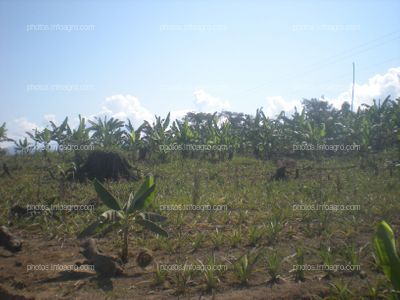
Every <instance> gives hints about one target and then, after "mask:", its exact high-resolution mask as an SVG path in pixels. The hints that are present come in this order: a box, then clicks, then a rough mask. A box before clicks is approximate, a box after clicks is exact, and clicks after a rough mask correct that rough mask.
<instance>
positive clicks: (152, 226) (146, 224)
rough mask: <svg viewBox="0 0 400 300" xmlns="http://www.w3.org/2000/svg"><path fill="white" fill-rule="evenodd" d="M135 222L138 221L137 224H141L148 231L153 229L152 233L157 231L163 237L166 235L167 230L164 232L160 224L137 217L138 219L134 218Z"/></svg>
mask: <svg viewBox="0 0 400 300" xmlns="http://www.w3.org/2000/svg"><path fill="white" fill-rule="evenodd" d="M136 223H138V224H139V225H141V226H143V227H144V228H146V229H148V230H150V231H153V232H154V233H157V234H159V235H162V236H164V237H168V232H166V231H165V230H164V229H162V228H161V227H160V226H158V225H157V224H156V223H153V222H152V221H150V220H146V219H139V220H136Z"/></svg>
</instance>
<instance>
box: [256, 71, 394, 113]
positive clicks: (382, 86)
mask: <svg viewBox="0 0 400 300" xmlns="http://www.w3.org/2000/svg"><path fill="white" fill-rule="evenodd" d="M351 88H352V85H351V84H350V85H349V87H348V90H347V91H344V92H342V93H340V94H339V95H338V96H337V97H336V98H327V97H325V101H328V102H329V103H330V104H333V106H334V107H335V108H337V109H340V108H341V106H342V104H343V102H345V101H347V102H348V103H351ZM388 95H390V96H391V99H396V98H397V97H400V67H397V68H391V69H389V70H388V71H387V72H386V73H385V74H383V75H381V74H377V75H374V76H373V77H371V78H370V79H369V80H368V82H367V83H365V84H355V86H354V111H356V110H357V108H358V107H359V106H360V105H361V104H363V103H365V104H371V103H372V100H373V99H376V100H378V99H382V100H383V99H385V98H386V97H387V96H388ZM266 102H267V103H266V105H265V107H264V113H265V114H266V115H267V116H269V117H275V116H276V115H278V114H279V113H280V112H281V111H282V110H283V111H285V113H286V114H288V115H291V114H292V113H293V112H294V107H295V106H297V108H298V109H299V108H300V107H301V101H300V100H288V99H284V98H283V97H281V96H271V97H267V98H266Z"/></svg>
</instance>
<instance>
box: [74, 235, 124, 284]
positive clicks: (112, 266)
mask: <svg viewBox="0 0 400 300" xmlns="http://www.w3.org/2000/svg"><path fill="white" fill-rule="evenodd" d="M82 248H83V249H82V250H81V251H80V253H81V254H82V255H83V256H84V257H85V258H86V259H87V261H88V263H89V264H91V265H94V269H95V271H96V273H97V275H99V276H100V277H114V276H118V275H121V274H122V273H123V269H122V267H121V266H120V262H119V260H118V258H116V257H113V256H108V255H105V254H102V253H101V251H100V250H99V249H98V248H97V245H96V241H95V240H94V239H88V240H86V241H85V242H83V244H82Z"/></svg>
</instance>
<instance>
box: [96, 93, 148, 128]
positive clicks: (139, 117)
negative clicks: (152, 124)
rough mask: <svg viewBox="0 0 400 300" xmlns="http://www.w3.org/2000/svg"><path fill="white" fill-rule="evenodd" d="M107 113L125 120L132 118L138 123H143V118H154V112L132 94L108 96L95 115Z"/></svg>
mask: <svg viewBox="0 0 400 300" xmlns="http://www.w3.org/2000/svg"><path fill="white" fill-rule="evenodd" d="M105 115H108V116H110V117H114V118H117V119H120V120H123V121H125V120H126V119H130V120H131V121H132V123H134V124H136V125H138V124H140V123H142V122H143V120H147V121H150V120H152V119H153V114H152V113H151V112H150V111H149V110H147V109H146V108H145V107H144V106H142V104H141V103H140V101H139V99H138V98H136V97H134V96H131V95H113V96H110V97H108V98H106V100H105V101H104V103H103V106H102V108H101V111H100V112H99V113H98V114H96V115H95V116H105ZM90 119H92V118H90Z"/></svg>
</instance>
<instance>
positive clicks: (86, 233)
mask: <svg viewBox="0 0 400 300" xmlns="http://www.w3.org/2000/svg"><path fill="white" fill-rule="evenodd" d="M101 224H102V222H101V220H100V219H99V220H96V221H95V222H93V223H92V224H90V225H89V226H88V227H86V228H85V229H84V230H82V231H81V232H80V233H79V234H78V236H77V238H78V239H82V238H85V237H87V236H91V235H93V234H94V233H95V232H96V229H98V228H99V227H100V225H101Z"/></svg>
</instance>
